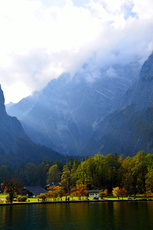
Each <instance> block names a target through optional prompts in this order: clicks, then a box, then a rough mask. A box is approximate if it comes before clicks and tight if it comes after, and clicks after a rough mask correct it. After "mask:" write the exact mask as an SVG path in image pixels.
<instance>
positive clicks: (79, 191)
mask: <svg viewBox="0 0 153 230" xmlns="http://www.w3.org/2000/svg"><path fill="white" fill-rule="evenodd" d="M75 194H76V196H77V197H79V198H81V196H87V195H88V192H87V187H86V186H85V185H84V184H80V185H76V192H75Z"/></svg>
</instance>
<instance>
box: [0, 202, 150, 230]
mask: <svg viewBox="0 0 153 230" xmlns="http://www.w3.org/2000/svg"><path fill="white" fill-rule="evenodd" d="M0 229H13V230H18V229H19V230H27V229H28V230H29V229H37V230H43V229H46V230H55V229H66V230H69V229H70V230H71V229H78V230H85V229H86V230H87V229H89V230H90V229H91V230H98V229H99V230H100V229H102V230H108V229H109V230H111V229H112V230H113V229H115V230H137V229H138V230H141V229H143V230H150V229H152V230H153V202H151V201H149V202H145V201H139V202H133V201H132V202H124V201H123V202H103V203H100V202H94V203H79V202H78V203H54V204H37V205H35V204H31V205H13V206H0Z"/></svg>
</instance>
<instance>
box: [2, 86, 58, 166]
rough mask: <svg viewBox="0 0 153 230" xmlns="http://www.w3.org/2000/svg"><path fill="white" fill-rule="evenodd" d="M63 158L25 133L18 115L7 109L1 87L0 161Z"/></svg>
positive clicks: (13, 161)
mask: <svg viewBox="0 0 153 230" xmlns="http://www.w3.org/2000/svg"><path fill="white" fill-rule="evenodd" d="M57 158H59V159H60V158H62V156H61V155H60V154H58V153H57V152H54V151H53V150H51V149H47V148H45V147H42V146H38V145H36V144H35V143H33V142H32V141H31V140H30V139H29V137H28V136H27V135H26V134H25V131H24V130H23V128H22V126H21V123H20V122H19V121H18V120H17V118H16V117H10V116H8V115H7V113H6V111H5V105H4V95H3V91H2V89H1V87H0V161H1V163H5V164H7V163H8V164H16V163H21V162H23V161H33V162H39V161H41V160H55V159H57Z"/></svg>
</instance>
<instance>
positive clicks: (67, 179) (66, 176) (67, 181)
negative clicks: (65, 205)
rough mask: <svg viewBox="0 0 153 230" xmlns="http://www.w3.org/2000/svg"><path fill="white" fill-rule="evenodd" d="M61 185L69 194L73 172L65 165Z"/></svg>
mask: <svg viewBox="0 0 153 230" xmlns="http://www.w3.org/2000/svg"><path fill="white" fill-rule="evenodd" d="M61 185H62V186H63V187H64V190H65V192H66V193H69V191H70V186H71V172H70V170H69V168H68V165H64V167H63V173H62V176H61Z"/></svg>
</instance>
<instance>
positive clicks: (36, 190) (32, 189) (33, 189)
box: [24, 186, 47, 196]
mask: <svg viewBox="0 0 153 230" xmlns="http://www.w3.org/2000/svg"><path fill="white" fill-rule="evenodd" d="M24 189H26V190H27V191H28V192H29V193H32V194H33V195H35V196H37V195H39V194H40V193H46V192H47V191H46V190H45V189H44V188H42V187H40V186H25V187H24Z"/></svg>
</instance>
